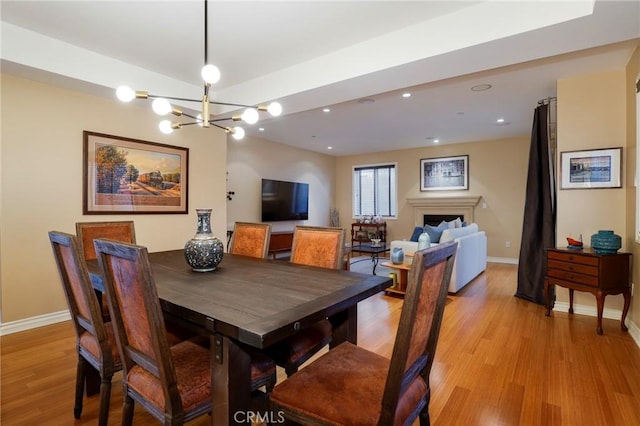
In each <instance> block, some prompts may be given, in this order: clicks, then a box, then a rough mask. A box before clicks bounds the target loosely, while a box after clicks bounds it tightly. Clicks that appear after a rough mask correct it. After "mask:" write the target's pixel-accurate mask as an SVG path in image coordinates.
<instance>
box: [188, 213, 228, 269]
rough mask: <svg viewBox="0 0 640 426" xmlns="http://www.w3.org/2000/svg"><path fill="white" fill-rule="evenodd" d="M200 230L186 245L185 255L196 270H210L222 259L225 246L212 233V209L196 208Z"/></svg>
mask: <svg viewBox="0 0 640 426" xmlns="http://www.w3.org/2000/svg"><path fill="white" fill-rule="evenodd" d="M196 213H197V214H198V230H197V231H196V235H195V236H194V237H193V238H192V239H190V240H189V241H187V243H186V244H185V245H184V257H185V259H187V263H188V264H189V265H190V266H191V267H192V268H193V270H194V271H196V272H209V271H213V270H214V269H216V267H217V266H218V265H219V264H220V262H221V261H222V255H223V254H224V246H223V245H222V241H220V240H219V239H217V238H216V237H214V236H213V234H212V233H211V209H196Z"/></svg>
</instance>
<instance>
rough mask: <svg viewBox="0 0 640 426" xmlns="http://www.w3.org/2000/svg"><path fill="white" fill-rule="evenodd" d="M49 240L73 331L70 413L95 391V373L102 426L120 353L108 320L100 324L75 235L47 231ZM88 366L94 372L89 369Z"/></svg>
mask: <svg viewBox="0 0 640 426" xmlns="http://www.w3.org/2000/svg"><path fill="white" fill-rule="evenodd" d="M49 241H50V242H51V248H52V249H53V255H54V258H55V261H56V265H57V266H58V272H59V274H60V280H61V281H62V287H63V288H64V294H65V296H66V300H67V306H68V307H69V313H70V314H71V322H72V323H73V326H74V329H75V332H76V351H77V354H78V366H77V369H76V393H75V405H74V408H73V415H74V417H75V418H76V419H79V418H80V415H81V414H82V397H83V394H84V392H85V389H86V391H87V395H92V394H94V393H96V391H97V389H96V388H97V383H95V381H96V380H95V378H96V373H95V372H97V374H99V376H100V411H99V418H98V424H99V425H100V426H106V425H107V422H108V418H109V401H110V399H111V379H112V377H113V374H114V373H115V372H116V371H120V370H121V369H122V364H121V362H120V355H119V353H118V350H117V347H116V342H115V339H114V335H113V327H112V326H111V324H110V323H106V324H105V323H104V322H103V320H102V313H101V309H100V306H99V304H98V299H97V296H96V293H95V291H94V290H93V287H92V286H91V281H90V279H89V271H88V270H87V265H86V263H85V262H84V261H83V260H82V255H81V253H80V248H79V247H78V243H77V240H76V237H75V236H74V235H71V234H65V233H62V232H55V231H51V232H49ZM92 369H93V370H94V371H95V372H94V371H92Z"/></svg>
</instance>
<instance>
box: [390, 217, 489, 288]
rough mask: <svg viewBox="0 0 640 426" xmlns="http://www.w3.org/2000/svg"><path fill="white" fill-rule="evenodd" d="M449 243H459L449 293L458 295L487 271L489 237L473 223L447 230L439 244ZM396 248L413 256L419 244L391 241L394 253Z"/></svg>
mask: <svg viewBox="0 0 640 426" xmlns="http://www.w3.org/2000/svg"><path fill="white" fill-rule="evenodd" d="M447 241H456V242H457V243H458V251H457V253H456V260H455V262H454V264H453V272H452V274H451V282H450V283H449V293H457V292H458V291H460V290H461V289H462V288H463V287H464V286H465V285H467V284H469V283H470V282H471V280H473V279H474V278H475V277H477V276H478V275H480V274H481V273H482V272H483V271H484V270H485V269H487V235H486V234H485V232H484V231H480V230H479V229H478V225H477V224H476V223H472V224H470V225H469V226H465V227H462V228H450V229H445V230H444V231H443V232H442V236H441V237H440V241H439V243H445V242H447ZM431 245H435V244H433V243H432V244H431ZM396 247H402V251H403V252H404V254H405V255H408V254H409V255H411V254H413V252H415V251H416V250H417V249H418V243H417V242H414V241H404V240H402V241H400V240H395V241H391V251H392V252H393V249H394V248H396Z"/></svg>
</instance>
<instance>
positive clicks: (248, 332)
mask: <svg viewBox="0 0 640 426" xmlns="http://www.w3.org/2000/svg"><path fill="white" fill-rule="evenodd" d="M149 262H150V264H151V269H152V273H153V278H154V281H155V285H156V287H157V292H158V297H159V298H160V304H161V306H162V309H163V311H164V312H165V314H168V315H170V316H172V317H175V318H179V319H180V320H181V321H184V322H185V323H187V324H189V325H191V326H192V327H194V328H196V329H198V330H200V331H201V332H203V333H207V334H208V335H209V336H210V341H211V376H212V389H211V391H212V392H211V395H212V412H211V421H212V424H214V425H229V424H246V423H245V421H246V419H247V417H248V416H249V415H250V414H251V412H252V394H251V389H250V379H251V378H250V372H251V365H250V363H251V359H250V355H249V353H248V351H247V350H246V347H251V348H255V349H257V350H263V349H265V348H268V347H269V346H271V345H273V344H274V343H277V342H279V341H281V340H283V339H285V338H287V337H288V336H291V335H293V334H295V333H297V332H298V331H299V330H302V329H304V328H305V327H307V326H309V325H312V324H314V323H316V322H317V321H319V320H321V319H323V318H329V320H330V321H331V323H332V325H333V338H332V341H331V344H330V349H331V348H333V347H335V346H337V345H339V344H340V343H342V342H345V341H348V342H351V343H354V344H355V343H357V338H358V330H357V327H358V302H360V301H362V300H364V299H366V298H368V297H370V296H372V295H374V294H377V293H379V292H381V291H384V290H385V289H386V288H387V287H389V286H390V285H391V284H392V280H391V279H390V278H389V277H384V276H375V275H367V274H360V273H356V272H350V271H344V270H332V269H325V268H318V267H312V266H304V265H298V264H294V263H291V262H287V261H283V260H268V259H255V258H251V257H245V256H238V255H232V254H228V253H225V254H224V257H223V259H222V262H221V263H220V264H219V265H218V266H217V268H216V269H215V270H214V271H210V272H195V271H193V270H192V269H191V267H190V266H189V265H188V264H187V262H186V260H185V257H184V251H183V250H172V251H163V252H155V253H150V254H149ZM87 266H88V268H89V272H90V275H91V281H92V283H93V286H94V288H96V290H99V291H104V288H103V284H102V273H101V271H100V268H99V265H98V262H97V261H88V262H87ZM245 345H246V346H245ZM262 415H267V414H266V413H262Z"/></svg>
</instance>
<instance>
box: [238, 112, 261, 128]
mask: <svg viewBox="0 0 640 426" xmlns="http://www.w3.org/2000/svg"><path fill="white" fill-rule="evenodd" d="M240 118H242V121H244V122H245V123H247V124H256V123H257V122H258V119H259V118H260V114H258V111H257V110H256V109H255V108H247V109H245V110H244V112H243V113H242V115H241V116H240Z"/></svg>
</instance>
